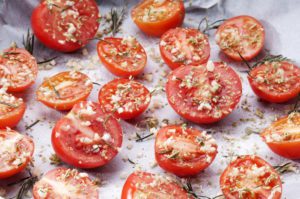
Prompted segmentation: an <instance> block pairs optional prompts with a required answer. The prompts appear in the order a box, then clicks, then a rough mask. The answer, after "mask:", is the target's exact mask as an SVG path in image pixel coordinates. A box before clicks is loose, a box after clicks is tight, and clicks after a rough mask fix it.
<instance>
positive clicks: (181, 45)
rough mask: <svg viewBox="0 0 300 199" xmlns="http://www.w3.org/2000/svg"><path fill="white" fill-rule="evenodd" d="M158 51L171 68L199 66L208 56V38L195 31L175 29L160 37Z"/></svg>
mask: <svg viewBox="0 0 300 199" xmlns="http://www.w3.org/2000/svg"><path fill="white" fill-rule="evenodd" d="M159 49H160V53H161V56H162V58H163V60H164V61H165V62H166V64H167V65H168V66H169V67H170V68H171V69H175V68H178V67H179V66H182V65H195V66H197V65H199V64H204V63H206V62H207V60H208V59H209V56H210V46H209V42H208V38H207V36H206V35H204V34H203V33H202V32H200V31H199V30H197V29H191V28H175V29H171V30H169V31H168V32H166V33H165V34H163V36H162V37H161V40H160V43H159Z"/></svg>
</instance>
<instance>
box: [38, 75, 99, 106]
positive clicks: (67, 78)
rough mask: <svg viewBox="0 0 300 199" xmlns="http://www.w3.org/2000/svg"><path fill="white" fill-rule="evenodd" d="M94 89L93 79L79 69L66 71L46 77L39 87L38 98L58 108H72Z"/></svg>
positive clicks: (47, 104)
mask: <svg viewBox="0 0 300 199" xmlns="http://www.w3.org/2000/svg"><path fill="white" fill-rule="evenodd" d="M92 89H93V84H92V81H91V80H90V79H89V77H88V76H86V75H85V74H83V73H81V72H78V71H71V72H70V71H66V72H61V73H58V74H56V75H54V76H52V77H50V78H48V79H45V80H44V82H43V83H42V85H41V86H40V87H39V88H38V90H37V92H36V94H37V99H38V100H39V101H41V102H42V103H44V104H45V105H46V106H48V107H51V108H54V109H57V110H70V109H72V107H73V106H74V104H76V103H78V102H80V101H84V100H86V99H87V97H88V96H89V95H90V93H91V91H92Z"/></svg>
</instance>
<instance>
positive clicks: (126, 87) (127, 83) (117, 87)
mask: <svg viewBox="0 0 300 199" xmlns="http://www.w3.org/2000/svg"><path fill="white" fill-rule="evenodd" d="M98 98H99V103H100V105H101V106H102V107H103V109H104V110H105V111H106V112H108V113H114V114H115V116H116V117H117V118H121V119H125V120H126V119H132V118H135V117H137V116H139V115H140V114H142V113H143V112H144V111H145V110H146V109H147V108H148V106H149V103H150V100H151V94H150V92H149V90H148V89H147V88H146V87H145V86H144V85H143V84H141V83H139V82H136V81H133V80H129V79H115V80H113V81H111V82H108V83H107V84H105V85H104V86H103V87H102V88H101V90H100V92H99V97H98Z"/></svg>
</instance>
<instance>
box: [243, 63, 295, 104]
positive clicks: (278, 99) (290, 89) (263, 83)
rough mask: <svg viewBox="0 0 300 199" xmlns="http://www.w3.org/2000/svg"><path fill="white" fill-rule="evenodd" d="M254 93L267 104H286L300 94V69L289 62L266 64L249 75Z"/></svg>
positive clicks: (259, 66)
mask: <svg viewBox="0 0 300 199" xmlns="http://www.w3.org/2000/svg"><path fill="white" fill-rule="evenodd" d="M248 80H249V82H250V85H251V88H252V90H253V91H254V93H255V94H256V95H257V96H259V97H260V98H262V99H263V100H266V101H268V102H274V103H282V102H286V101H288V100H290V99H292V98H294V97H297V95H298V94H300V68H298V67H297V66H295V65H294V64H292V63H289V62H271V63H270V62H266V63H264V64H261V65H258V66H257V67H255V68H254V69H252V70H251V71H250V73H249V76H248Z"/></svg>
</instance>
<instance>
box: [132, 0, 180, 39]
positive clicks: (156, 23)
mask: <svg viewBox="0 0 300 199" xmlns="http://www.w3.org/2000/svg"><path fill="white" fill-rule="evenodd" d="M184 16H185V9H184V4H183V1H182V0H160V1H157V0H143V1H141V2H140V3H139V4H138V5H136V6H135V7H134V8H133V10H132V12H131V18H132V20H133V21H134V23H135V24H136V25H137V26H138V27H139V28H140V29H141V30H142V31H143V32H144V33H146V34H148V35H151V36H156V37H159V36H161V35H162V34H163V33H165V32H166V31H167V30H169V29H171V28H175V27H178V26H181V24H182V23H183V20H184Z"/></svg>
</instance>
